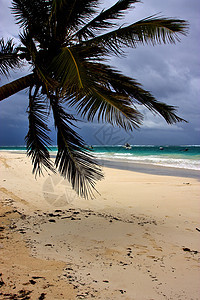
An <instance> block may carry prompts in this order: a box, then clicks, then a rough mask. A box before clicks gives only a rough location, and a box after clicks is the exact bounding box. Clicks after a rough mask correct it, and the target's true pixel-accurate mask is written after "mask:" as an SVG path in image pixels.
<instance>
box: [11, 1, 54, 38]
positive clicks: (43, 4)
mask: <svg viewBox="0 0 200 300" xmlns="http://www.w3.org/2000/svg"><path fill="white" fill-rule="evenodd" d="M11 10H12V13H13V14H14V15H15V18H16V21H17V24H20V27H23V28H24V29H28V28H29V30H31V31H32V33H33V34H34V33H36V32H37V33H38V31H39V30H40V31H42V30H43V29H44V28H43V27H44V26H45V27H46V26H47V24H48V18H49V13H50V10H51V3H50V1H45V0H34V1H29V0H12V6H11Z"/></svg>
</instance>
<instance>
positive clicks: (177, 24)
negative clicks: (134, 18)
mask: <svg viewBox="0 0 200 300" xmlns="http://www.w3.org/2000/svg"><path fill="white" fill-rule="evenodd" d="M187 30H188V23H187V22H186V21H184V20H177V19H168V18H159V17H155V16H152V17H148V18H146V19H143V20H141V21H138V22H136V23H133V24H131V25H129V26H126V27H121V28H119V29H116V30H113V31H111V32H109V33H106V34H103V35H100V36H98V37H95V38H93V39H91V40H89V41H86V42H85V43H86V45H88V44H89V45H90V44H91V45H95V44H96V45H101V47H103V48H105V49H106V50H108V51H110V52H113V53H115V54H120V53H122V50H121V48H123V47H133V48H135V47H137V45H138V44H151V45H153V46H154V45H156V44H161V43H164V44H166V43H172V44H173V43H175V42H176V41H180V37H179V35H180V34H182V35H186V33H187Z"/></svg>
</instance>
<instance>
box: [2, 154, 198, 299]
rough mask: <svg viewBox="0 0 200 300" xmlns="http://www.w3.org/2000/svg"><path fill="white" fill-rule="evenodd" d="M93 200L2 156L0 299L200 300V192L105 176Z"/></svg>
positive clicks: (176, 180) (157, 180) (181, 180)
mask: <svg viewBox="0 0 200 300" xmlns="http://www.w3.org/2000/svg"><path fill="white" fill-rule="evenodd" d="M103 172H104V175H105V177H104V179H103V180H102V181H101V182H98V184H97V190H98V191H99V194H96V198H95V199H90V200H85V199H81V198H79V197H78V196H77V195H76V193H75V192H74V191H73V190H72V189H71V187H70V185H69V184H68V183H67V182H66V181H65V180H63V178H61V177H60V176H59V175H52V174H50V173H46V174H44V177H38V178H37V179H35V176H34V175H33V174H32V165H31V162H30V160H29V158H27V157H26V155H25V154H19V153H9V152H0V222H1V224H0V299H34V300H35V299H38V300H42V299H48V300H49V299H52V300H54V299H111V300H112V299H126V300H129V299H130V300H133V299H134V300H152V299H154V300H157V299H158V300H159V299H173V300H174V299H180V300H183V299H192V300H196V299H200V285H199V282H200V268H199V258H200V197H199V196H200V184H199V180H198V179H196V178H190V177H181V176H180V177H177V176H166V175H162V176H161V175H157V174H146V173H142V172H134V171H132V170H123V169H115V168H106V167H103Z"/></svg>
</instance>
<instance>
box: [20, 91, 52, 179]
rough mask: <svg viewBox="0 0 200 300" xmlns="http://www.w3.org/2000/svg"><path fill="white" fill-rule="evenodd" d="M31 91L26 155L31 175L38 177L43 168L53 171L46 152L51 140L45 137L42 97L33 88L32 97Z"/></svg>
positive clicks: (45, 117)
mask: <svg viewBox="0 0 200 300" xmlns="http://www.w3.org/2000/svg"><path fill="white" fill-rule="evenodd" d="M31 91H32V88H30V93H29V109H28V114H29V117H28V118H29V131H28V134H27V136H26V138H25V140H26V143H27V155H28V156H30V157H31V160H32V164H33V173H35V174H36V175H37V174H39V175H40V174H42V169H43V168H44V169H49V170H51V171H53V172H55V171H54V168H53V164H52V162H51V160H50V155H49V151H48V149H49V145H50V143H51V140H50V138H49V137H48V135H47V133H48V132H49V131H50V130H49V128H48V126H47V124H46V121H47V107H46V106H45V105H44V99H42V96H41V95H40V96H39V95H38V88H37V87H36V88H35V91H34V94H33V95H31Z"/></svg>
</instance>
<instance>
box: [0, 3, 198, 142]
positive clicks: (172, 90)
mask: <svg viewBox="0 0 200 300" xmlns="http://www.w3.org/2000/svg"><path fill="white" fill-rule="evenodd" d="M105 3H106V5H105ZM114 3H115V1H113V0H107V1H104V3H102V5H101V7H105V8H107V7H109V6H111V5H112V4H114ZM10 5H11V2H10V0H9V1H8V0H0V38H1V37H4V38H9V37H12V38H14V40H16V41H17V38H18V31H19V30H18V29H19V28H18V25H16V24H15V20H14V17H13V16H12V15H11V12H10V9H9V6H10ZM157 13H159V15H161V16H164V17H173V18H174V17H175V18H178V19H184V20H187V21H188V22H189V24H190V28H189V33H188V35H187V36H182V37H181V42H180V43H178V42H177V43H176V45H171V44H170V45H156V46H154V47H153V46H146V45H145V46H142V45H139V46H138V47H137V48H136V49H130V48H129V49H127V50H126V57H123V58H118V57H112V58H111V61H110V65H111V66H114V67H115V68H117V69H119V70H120V71H122V72H123V73H124V74H125V75H128V76H130V77H132V78H134V79H136V80H137V81H138V82H140V83H141V84H142V85H143V88H144V89H145V90H148V91H150V92H151V93H152V94H153V95H154V96H155V97H156V99H157V100H159V101H162V102H165V103H167V104H170V105H174V106H176V107H178V115H179V116H180V117H182V118H184V119H185V120H187V122H188V123H177V124H175V125H168V124H167V123H166V122H165V121H164V120H163V119H162V118H161V117H159V116H155V115H153V114H152V113H150V112H149V111H147V110H146V109H144V108H141V112H142V113H144V122H143V125H142V126H141V128H140V129H139V130H134V131H133V132H125V131H124V130H122V129H118V128H112V127H111V126H109V125H105V124H98V123H97V122H94V123H88V122H87V121H84V122H80V123H79V124H78V126H79V128H80V129H79V130H78V132H79V134H80V135H81V136H82V137H83V138H84V140H85V141H86V143H87V144H93V145H94V144H102V145H104V144H123V143H125V142H129V143H131V144H135V145H138V144H140V145H197V144H200V121H199V120H200V55H199V54H200V1H199V0H190V1H188V0H168V1H161V0H143V2H142V3H136V4H135V8H133V9H131V10H130V11H129V13H128V14H127V15H126V18H125V20H123V22H125V24H127V25H128V24H131V23H133V22H136V21H138V20H140V19H142V18H145V17H148V16H151V15H154V14H157ZM27 72H30V71H29V70H28V69H27V68H23V69H20V70H18V71H15V72H12V73H11V77H10V78H9V79H6V78H3V77H1V80H0V86H1V85H3V84H5V83H7V82H9V81H11V80H13V79H17V78H20V77H21V76H25V75H26V74H27ZM27 106H28V95H27V91H21V92H19V93H18V94H15V95H13V96H11V97H9V98H7V99H5V100H3V101H1V102H0V128H1V129H0V146H6V145H8V146H9V145H24V144H25V142H24V138H25V136H26V134H27V131H28V115H27V112H26V109H27ZM49 126H50V128H51V130H52V133H51V138H52V143H53V144H56V133H55V131H54V128H53V122H52V121H50V125H49Z"/></svg>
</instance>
